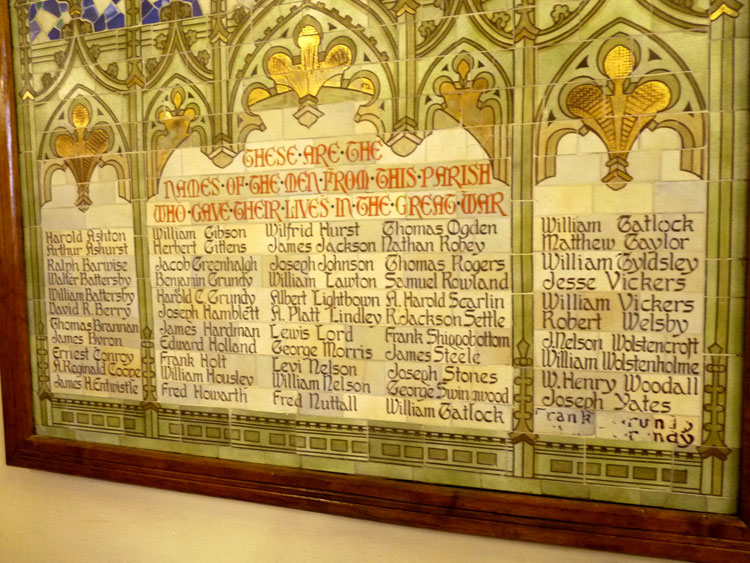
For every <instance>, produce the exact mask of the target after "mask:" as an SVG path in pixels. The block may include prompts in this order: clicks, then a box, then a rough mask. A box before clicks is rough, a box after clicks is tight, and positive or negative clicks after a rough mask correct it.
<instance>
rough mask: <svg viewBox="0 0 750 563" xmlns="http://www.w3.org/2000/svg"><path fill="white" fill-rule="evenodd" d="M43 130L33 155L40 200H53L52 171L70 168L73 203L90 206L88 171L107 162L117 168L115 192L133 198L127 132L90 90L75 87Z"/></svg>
mask: <svg viewBox="0 0 750 563" xmlns="http://www.w3.org/2000/svg"><path fill="white" fill-rule="evenodd" d="M45 131H47V132H46V133H45V134H44V135H43V136H42V139H41V144H40V149H39V153H38V155H37V159H38V161H39V166H40V170H39V178H40V191H41V194H40V195H41V198H40V201H41V205H44V204H45V203H48V202H49V201H51V200H52V176H53V175H54V174H55V173H56V172H58V171H65V170H70V172H71V173H72V175H73V177H74V178H75V181H76V184H77V190H78V199H77V201H76V205H77V207H78V208H79V209H80V210H81V211H86V210H88V208H89V207H90V206H91V205H92V204H96V202H95V201H91V199H90V197H89V194H88V185H89V182H90V181H91V175H92V174H93V171H94V169H95V168H96V167H100V168H103V167H105V166H111V167H112V168H113V169H114V170H115V171H116V174H117V178H118V188H117V192H118V195H119V196H120V197H121V198H124V199H126V200H128V201H131V200H132V192H131V185H130V170H131V167H130V157H129V150H128V144H127V141H126V137H125V135H124V133H123V131H122V128H121V127H120V125H119V123H118V120H117V119H116V117H115V114H114V113H113V112H112V110H111V109H110V108H109V107H108V106H107V105H106V104H105V103H104V102H103V101H102V100H101V99H100V98H99V97H98V96H97V95H96V93H95V92H94V91H92V90H91V89H89V88H87V87H85V86H82V85H77V86H75V87H74V88H73V89H72V90H71V91H70V92H69V93H68V95H67V96H65V100H64V101H63V102H61V103H60V104H59V105H58V106H57V107H56V108H55V110H54V111H53V112H52V117H51V118H50V120H49V121H48V123H47V126H46V127H45Z"/></svg>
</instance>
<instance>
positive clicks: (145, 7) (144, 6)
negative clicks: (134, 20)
mask: <svg viewBox="0 0 750 563" xmlns="http://www.w3.org/2000/svg"><path fill="white" fill-rule="evenodd" d="M153 9H154V5H153V4H151V2H149V1H148V0H142V1H141V19H142V20H145V19H146V16H147V15H148V14H149V13H150V12H151V10H153Z"/></svg>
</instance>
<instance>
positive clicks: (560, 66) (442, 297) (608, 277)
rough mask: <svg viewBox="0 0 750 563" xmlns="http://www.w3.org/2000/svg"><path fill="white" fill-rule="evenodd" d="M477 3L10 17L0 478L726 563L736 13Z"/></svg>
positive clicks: (174, 5) (73, 8) (59, 10)
mask: <svg viewBox="0 0 750 563" xmlns="http://www.w3.org/2000/svg"><path fill="white" fill-rule="evenodd" d="M474 4H475V3H472V2H463V3H462V2H409V1H405V2H391V3H389V2H370V3H369V4H367V5H364V4H363V3H360V2H355V1H352V2H341V3H336V6H335V7H334V6H333V5H331V6H328V5H327V4H326V3H325V2H323V3H310V2H288V3H279V2H250V3H245V2H242V1H238V0H213V1H212V2H208V1H206V2H203V1H202V0H194V1H193V2H192V3H190V2H182V1H179V0H172V2H168V3H163V4H158V5H157V4H151V3H150V2H147V1H146V0H143V2H142V3H138V2H137V1H135V0H126V1H125V2H124V6H123V5H121V4H116V3H112V4H111V5H110V6H109V7H107V8H106V9H104V8H103V7H101V6H99V5H98V4H97V6H92V7H84V8H83V9H82V8H81V6H80V5H77V4H75V3H73V2H66V1H65V0H49V2H45V3H43V4H39V3H30V4H29V3H25V2H18V3H15V2H14V3H13V4H12V6H11V12H10V20H11V22H12V25H13V30H14V32H13V33H12V41H13V50H12V54H13V75H14V80H15V86H14V88H15V90H14V91H13V92H9V93H6V95H7V96H9V103H10V102H13V103H14V107H15V111H16V114H15V115H13V116H10V115H9V116H7V117H6V119H7V120H10V121H8V124H7V125H8V131H9V133H8V134H9V138H10V139H12V140H14V142H16V143H17V149H14V150H12V151H11V152H10V153H9V154H8V159H10V160H9V162H10V165H9V166H10V168H9V171H8V172H7V175H8V178H9V184H10V186H11V190H10V194H6V195H5V196H4V197H5V198H6V199H5V200H3V201H4V204H3V205H4V206H3V213H4V214H5V215H4V217H6V218H5V219H4V222H3V225H4V234H5V233H6V232H8V233H11V232H12V233H16V236H15V237H8V240H7V243H6V244H5V245H4V248H3V256H4V270H5V271H6V273H5V275H6V276H8V283H7V284H6V285H7V287H9V288H11V289H12V290H13V291H11V292H10V294H9V297H8V298H7V299H6V300H5V302H4V304H5V306H6V313H7V315H8V318H18V317H19V315H21V316H24V317H25V319H26V320H24V321H23V322H21V323H20V324H21V325H22V330H19V329H18V327H17V326H16V324H15V323H9V326H8V327H6V328H5V329H4V331H5V332H4V334H5V337H6V338H5V343H4V346H6V350H7V351H6V352H5V353H4V354H5V355H4V359H3V361H4V365H3V375H4V378H6V379H4V382H3V383H4V389H6V392H5V393H4V398H5V409H6V416H10V417H11V422H10V423H7V426H8V427H9V436H10V437H9V439H8V444H9V448H8V449H9V459H10V460H11V462H13V463H17V464H20V465H26V466H31V467H38V466H41V465H44V464H45V463H47V461H46V460H53V461H54V462H55V463H56V464H57V465H58V466H59V469H60V470H63V471H69V472H75V473H82V474H86V475H91V476H97V471H98V470H97V464H100V469H101V471H102V475H101V476H104V477H107V476H109V477H112V478H120V479H124V480H129V481H131V482H143V483H148V480H149V475H156V474H157V473H159V472H160V471H162V470H163V469H164V466H163V465H161V464H162V463H163V464H167V465H169V464H170V463H172V462H170V461H168V460H172V459H181V460H183V461H184V462H185V463H188V464H189V465H190V467H192V469H191V471H192V472H193V473H194V474H196V475H202V477H203V478H204V479H205V483H206V487H207V489H206V491H207V492H213V493H214V494H221V495H226V496H239V497H240V498H250V499H252V500H260V501H263V502H280V503H286V504H289V505H291V506H301V503H303V501H295V500H293V499H292V497H293V496H294V495H296V494H297V493H291V492H280V491H281V489H278V487H281V488H282V489H283V490H284V491H287V489H285V488H284V487H287V488H288V487H289V486H290V485H292V483H293V482H294V481H295V479H297V480H299V479H302V480H303V481H304V482H306V483H308V485H309V490H310V491H312V492H309V493H305V494H303V495H302V497H300V498H309V499H311V500H310V501H309V502H312V503H313V505H312V506H315V507H316V508H317V509H320V510H326V511H329V512H335V513H341V514H353V513H357V511H364V512H363V514H364V515H367V516H368V517H373V518H380V519H384V520H389V521H396V522H408V523H412V524H417V525H426V526H433V527H443V528H446V529H464V528H463V527H462V526H463V524H458V523H455V522H454V521H453V520H450V519H449V521H446V522H443V523H442V524H440V523H437V522H436V521H432V520H430V518H431V517H432V516H435V517H437V515H440V514H449V513H450V514H451V518H453V517H455V518H467V519H468V520H467V521H471V522H472V523H471V524H467V525H466V526H467V527H466V528H465V529H466V530H468V531H473V532H477V533H486V534H495V535H507V536H509V537H519V538H529V537H532V538H536V539H540V540H542V541H552V542H556V543H567V544H570V543H574V542H576V541H579V540H577V539H575V534H576V533H577V532H575V530H574V527H575V526H577V525H580V526H583V528H581V529H582V530H584V531H585V532H586V533H590V534H594V535H595V532H593V530H595V529H596V527H597V526H598V525H599V524H600V523H601V522H600V519H601V518H605V517H603V516H602V512H604V511H606V510H608V509H605V508H602V507H607V506H614V507H616V508H614V509H613V510H614V513H613V514H612V515H610V516H608V517H606V518H605V519H604V521H605V522H606V523H605V524H604V525H606V526H611V527H612V529H613V530H614V529H617V530H618V532H617V533H614V532H612V534H611V535H612V537H615V536H617V537H620V539H617V540H611V541H613V542H615V543H608V542H609V541H610V540H608V539H601V538H599V539H593V538H594V536H587V537H588V538H589V539H588V540H586V542H584V543H585V545H588V546H591V547H599V548H607V549H613V548H615V547H614V546H618V547H617V548H618V549H625V550H628V551H631V552H637V553H650V554H657V553H661V554H667V555H673V556H681V557H693V556H694V557H698V558H702V559H705V560H713V559H712V558H726V555H727V554H728V553H735V554H738V553H744V554H745V555H746V551H745V550H746V549H747V548H746V545H747V544H746V543H745V542H746V538H745V536H744V535H743V534H744V533H745V532H739V531H737V529H736V528H733V526H734V525H735V524H732V523H736V522H744V520H742V518H743V514H744V512H743V511H744V508H743V507H744V504H743V503H744V501H743V498H744V497H743V496H742V491H741V481H742V478H741V476H742V474H743V473H742V471H743V469H742V467H743V466H742V463H741V460H742V456H743V455H745V453H744V452H745V451H746V450H745V449H744V448H743V447H742V444H743V437H742V433H741V429H742V424H743V420H744V418H743V412H744V410H743V408H744V407H743V403H742V389H743V386H744V385H745V384H744V383H743V380H744V378H743V373H744V372H745V367H744V363H745V362H744V347H745V346H744V327H745V308H746V306H745V287H746V272H745V268H746V227H745V225H746V214H747V197H746V195H747V171H748V150H747V100H748V95H747V94H748V92H747V90H748V88H747V86H748V84H747V82H748V80H747V75H746V73H745V72H743V70H742V68H743V66H742V62H741V58H742V56H743V54H745V55H746V53H747V47H748V42H747V36H748V10H747V8H746V7H745V6H744V5H743V4H744V3H743V2H735V1H731V2H708V1H706V2H692V3H680V2H672V1H659V2H642V1H633V2H630V3H627V5H628V7H627V9H626V8H625V7H624V6H625V3H620V2H614V1H589V2H568V3H565V4H553V3H547V2H541V1H538V2H531V1H529V2H526V1H524V2H520V1H516V2H511V1H506V2H504V1H501V0H497V1H493V2H484V3H476V4H477V5H474ZM480 4H481V6H480ZM704 4H705V6H704ZM100 12H101V15H99V14H100ZM5 33H6V35H7V34H8V30H6V31H5ZM13 119H16V120H17V128H15V129H14V128H13V127H12V125H11V121H12V120H13ZM19 198H20V201H19ZM21 216H22V219H18V220H17V221H19V222H14V221H16V219H15V218H16V217H21ZM20 221H22V223H21V222H20ZM20 234H22V235H23V239H22V240H23V243H22V244H23V246H22V247H21V246H20V242H19V241H20V239H18V238H16V237H17V236H18V235H20ZM13 292H16V293H13ZM19 292H21V293H19ZM21 295H25V299H24V298H22V297H21ZM14 307H15V309H14ZM27 350H28V352H27ZM11 351H12V354H11ZM19 355H21V356H22V357H23V360H17V358H18V356H19ZM11 356H12V358H13V359H11ZM8 390H15V391H16V392H18V393H22V394H25V395H24V396H23V397H20V396H14V397H13V398H9V397H8V395H9V393H10V391H8ZM16 402H19V403H18V404H16ZM17 409H18V410H17ZM8 413H9V414H8ZM13 420H15V421H16V422H13ZM19 421H20V422H19ZM26 423H28V425H27V426H24V424H26ZM31 425H33V432H31V433H30V434H29V433H28V432H30V428H31ZM23 428H26V430H23ZM28 440H31V441H30V442H29V441H28ZM24 444H26V445H24ZM29 444H31V445H29ZM66 447H70V448H72V450H70V451H71V452H74V453H71V454H64V453H62V452H63V451H65V450H64V448H66ZM60 448H63V449H62V450H61V449H60ZM16 451H17V452H20V453H14V452H16ZM123 452H125V453H123ZM67 455H70V456H72V458H69V457H65V458H64V459H65V460H67V461H63V457H60V456H67ZM139 456H141V457H139ZM71 459H89V460H99V461H89V462H87V463H82V464H81V465H80V466H78V467H76V464H75V463H73V465H70V463H72V462H71V461H70V460H71ZM124 459H127V460H128V461H127V464H126V466H127V467H139V468H140V469H138V470H133V471H132V472H130V471H129V470H123V471H122V474H119V473H118V472H117V470H116V469H115V466H116V465H117V461H116V460H120V462H122V460H124ZM14 460H15V461H14ZM144 460H145V461H144ZM185 460H189V461H185ZM174 463H177V462H174ZM191 464H192V465H191ZM212 464H213V465H212ZM53 465H54V464H53ZM139 471H140V476H137V475H136V474H137V473H138V472H139ZM243 471H244V472H245V473H243ZM235 472H238V473H236V474H235ZM277 472H278V473H277ZM115 474H118V475H119V476H118V477H116V476H115ZM159 474H161V473H159ZM224 479H229V480H230V481H231V482H232V483H234V484H233V485H227V484H226V483H227V481H224ZM167 480H168V483H164V484H163V486H173V487H177V488H182V489H183V490H202V489H200V487H199V486H198V485H196V484H194V483H193V484H189V485H188V484H186V482H185V481H184V480H180V478H179V477H176V476H174V477H169V478H168V479H167ZM305 480H307V481H305ZM319 480H323V481H325V482H326V483H329V482H330V483H334V485H330V484H329V485H321V484H320V483H321V482H322V481H320V482H319ZM241 483H244V484H241ZM248 483H249V484H248ZM404 484H407V485H409V486H412V487H413V488H412V489H409V486H406V487H405V486H404ZM211 487H215V488H213V489H211ZM222 487H224V488H222ZM380 487H385V488H386V489H387V490H388V491H389V492H387V493H385V496H384V497H383V499H385V500H383V501H382V503H384V504H382V503H381V501H380V500H373V499H377V498H378V495H379V493H377V492H374V491H378V490H379V488H380ZM388 487H391V488H390V489H388ZM371 488H372V489H371ZM289 490H291V489H289ZM334 491H339V492H338V493H334ZM367 491H373V492H367ZM455 491H458V492H455ZM339 493H340V494H343V495H344V497H341V498H344V499H345V501H346V502H347V503H349V504H350V505H351V507H353V508H346V507H344V506H338V507H336V506H334V504H335V502H337V500H336V499H339V500H341V499H340V498H339V497H337V496H336V495H337V494H339ZM513 493H516V495H514V494H513ZM517 493H523V494H530V495H531V496H528V497H521V496H518V495H517ZM446 494H447V495H453V494H457V495H459V497H458V498H461V499H463V500H462V501H460V502H459V505H460V506H459V508H456V512H454V513H451V512H450V510H449V512H448V513H445V512H442V511H444V510H447V509H446V508H445V507H446V506H450V505H451V503H452V502H453V501H451V500H449V497H445V496H444V495H446ZM264 495H270V496H264ZM273 495H280V498H281V500H279V499H276V500H274V499H273V498H271V497H272V496H273ZM346 495H349V496H346ZM461 495H463V496H461ZM425 499H427V500H425ZM529 499H531V500H529ZM535 499H536V500H535ZM461 502H463V503H465V504H463V505H461ZM316 503H317V504H316ZM388 503H391V504H388ZM403 503H405V505H407V506H411V507H412V508H410V509H409V508H407V509H404V508H403ZM483 503H485V506H488V507H489V508H487V509H484V508H481V507H482V506H483ZM545 503H547V504H545ZM555 503H557V504H555ZM602 503H613V504H611V505H605V504H602ZM347 506H348V505H347ZM536 506H546V507H549V510H551V512H550V514H551V515H552V516H551V519H552V520H554V521H555V522H557V524H555V526H560V527H559V528H558V529H557V532H555V533H554V534H551V535H549V536H547V537H539V533H538V532H533V533H532V532H525V531H523V530H525V529H526V528H524V526H527V525H529V526H531V528H534V529H537V530H540V529H544V528H545V527H549V524H544V523H540V522H539V521H537V520H534V518H537V517H538V516H539V514H537V513H536V512H535V510H536V508H534V507H536ZM589 507H590V508H589ZM402 510H406V511H407V512H409V514H410V516H403V515H402V513H401V512H399V511H402ZM643 510H646V511H648V510H653V512H650V513H649V514H652V516H654V518H656V519H657V520H658V519H660V518H666V519H667V520H669V521H670V522H673V524H672V525H674V526H675V529H676V532H675V533H681V534H687V536H685V537H688V536H689V537H691V538H693V539H692V540H690V541H689V542H687V543H686V542H685V541H683V540H681V539H675V538H672V537H670V538H664V537H657V536H658V533H657V532H656V531H655V530H656V528H654V527H653V526H656V525H655V524H650V523H642V522H636V520H637V519H638V518H639V516H638V515H639V514H643V512H642V511H643ZM483 511H484V512H483ZM480 514H481V516H479V515H480ZM487 514H490V516H487ZM704 514H710V515H712V516H709V517H708V518H709V521H711V519H718V520H717V521H721V522H722V523H723V524H722V525H726V526H727V527H726V528H725V529H724V531H722V532H720V533H719V534H718V535H712V534H713V533H714V532H713V531H712V530H713V528H711V526H712V524H708V523H705V522H704V521H701V520H700V518H701V517H702V516H700V515H704ZM506 516H507V518H511V520H503V518H505V517H506ZM512 518H522V519H523V518H529V519H530V520H529V522H532V523H531V524H521V523H520V522H519V521H515V520H512ZM672 519H674V520H672ZM481 522H484V523H481ZM487 522H494V524H492V525H490V524H487ZM500 522H505V523H504V524H500ZM524 522H526V521H525V520H524ZM568 523H571V524H568ZM742 525H743V526H744V524H742ZM487 526H490V527H489V528H488V527H487ZM498 526H500V527H502V526H506V531H505V532H502V531H499V530H498V528H497V527H498ZM553 527H554V526H553ZM623 529H628V530H630V531H629V532H627V533H625V532H623V531H622V530H623ZM608 533H609V532H607V533H604V536H606V537H610V536H607V534H608ZM628 534H630V535H628ZM691 534H692V535H691ZM604 536H602V537H604ZM628 537H630V538H631V539H634V540H635V539H640V540H642V541H643V542H645V543H642V544H640V547H638V545H628V541H627V538H628ZM696 538H697V539H696ZM618 542H619V543H618ZM691 542H692V543H691ZM691 550H693V551H691ZM695 554H697V555H695Z"/></svg>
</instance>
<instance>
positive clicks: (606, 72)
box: [535, 18, 707, 189]
mask: <svg viewBox="0 0 750 563" xmlns="http://www.w3.org/2000/svg"><path fill="white" fill-rule="evenodd" d="M636 34H637V35H638V39H637V40H636V39H634V38H633V35H636ZM591 39H592V40H598V41H588V42H584V43H583V44H582V46H581V47H580V48H578V49H577V50H576V51H575V52H574V53H573V54H572V55H571V56H570V57H569V58H568V60H567V61H566V62H565V63H564V64H563V65H562V67H561V68H560V71H559V72H558V73H557V74H556V76H555V77H554V79H553V80H552V81H551V84H550V85H549V86H548V88H547V89H546V91H545V94H544V97H543V99H542V100H541V103H540V105H539V106H538V109H537V117H536V119H535V121H536V123H537V124H538V125H537V126H536V132H535V144H536V153H537V156H538V157H539V158H538V159H537V163H536V168H535V176H536V182H537V183H538V182H541V181H544V180H545V179H547V178H550V177H552V176H554V175H555V174H556V156H557V147H558V145H559V142H560V140H561V139H562V138H563V137H565V136H566V135H568V134H574V133H578V134H581V135H586V134H588V133H589V132H593V133H594V134H595V135H597V136H598V137H599V138H600V139H601V140H602V143H603V144H604V146H605V147H606V149H607V151H608V152H609V156H610V160H609V162H608V166H609V172H608V173H605V175H604V178H603V181H604V182H605V183H608V184H609V185H610V187H612V188H614V189H619V188H622V187H623V186H624V185H625V184H626V183H627V182H628V181H629V180H630V179H631V178H630V175H629V174H628V172H627V171H626V168H627V156H628V153H629V151H630V148H631V147H632V145H633V142H634V141H635V139H636V138H637V136H638V134H640V133H641V132H642V131H643V130H644V129H650V130H654V129H657V128H660V127H669V128H671V129H673V130H674V131H676V132H677V133H678V135H679V136H680V139H681V144H682V153H681V161H680V167H681V169H682V170H684V171H686V172H690V173H692V174H694V175H696V176H697V177H699V178H704V177H705V160H706V155H705V148H704V147H705V141H706V135H707V121H706V119H707V118H706V116H705V114H704V110H705V109H706V102H705V98H704V94H703V92H701V90H700V88H699V87H698V85H697V82H696V80H695V78H694V77H693V75H692V72H691V70H690V69H689V68H688V67H687V65H686V63H685V62H684V61H683V60H682V59H681V58H680V57H678V56H677V54H676V53H674V51H673V50H672V49H671V48H670V47H669V46H668V45H666V44H665V43H664V42H663V41H662V40H661V39H660V38H658V37H656V36H653V35H650V36H649V35H647V32H646V30H645V29H643V28H641V27H640V26H638V25H636V24H634V23H632V22H630V21H628V20H625V19H623V18H618V19H617V20H615V21H613V22H611V23H610V24H608V25H607V26H605V27H603V28H602V29H601V30H599V31H598V32H597V33H595V34H593V36H592V37H591ZM670 59H671V60H672V61H673V62H674V63H675V64H676V65H677V66H678V68H680V69H681V70H682V71H683V72H680V73H673V72H668V71H666V70H664V68H665V66H670V65H665V63H664V61H665V60H670ZM584 94H585V95H584ZM656 98H659V100H660V101H657V99H656Z"/></svg>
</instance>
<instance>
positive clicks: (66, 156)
mask: <svg viewBox="0 0 750 563" xmlns="http://www.w3.org/2000/svg"><path fill="white" fill-rule="evenodd" d="M90 122H91V114H90V113H89V110H88V109H87V108H86V106H84V105H83V104H78V105H76V106H75V107H74V108H73V111H72V112H71V123H72V125H73V126H74V127H75V132H74V133H73V135H69V134H67V133H63V134H61V135H60V136H59V137H57V139H55V153H56V154H57V156H59V157H61V158H62V159H63V161H64V163H65V166H66V167H67V168H68V169H69V170H70V171H71V173H72V174H73V177H74V178H75V181H76V184H77V186H78V197H77V199H76V202H75V205H76V207H78V209H80V210H81V211H86V210H87V209H88V208H89V207H91V203H92V202H91V197H90V196H89V184H90V182H91V175H92V174H93V172H94V167H95V166H96V165H97V164H98V163H99V161H100V160H101V156H102V155H103V154H104V153H106V152H107V150H108V149H109V145H110V139H109V133H107V131H105V130H104V129H101V128H96V129H93V130H92V131H90V132H87V128H88V126H89V123H90Z"/></svg>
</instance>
